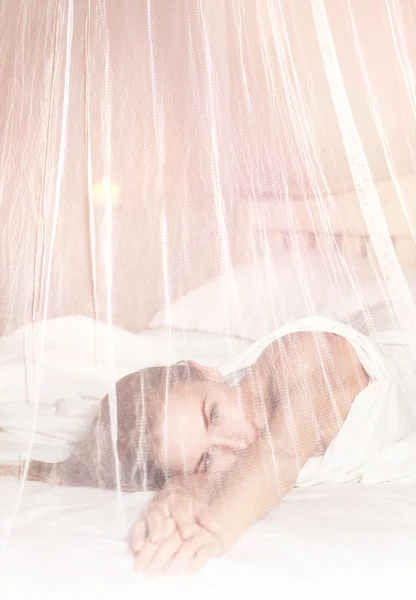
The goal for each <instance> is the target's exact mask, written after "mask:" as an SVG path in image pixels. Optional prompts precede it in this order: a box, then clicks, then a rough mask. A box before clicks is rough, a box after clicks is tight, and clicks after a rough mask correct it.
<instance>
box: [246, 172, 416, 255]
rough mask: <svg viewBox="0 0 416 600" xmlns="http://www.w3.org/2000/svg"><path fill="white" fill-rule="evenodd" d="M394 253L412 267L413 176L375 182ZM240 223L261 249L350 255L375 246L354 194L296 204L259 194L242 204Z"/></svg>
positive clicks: (415, 227)
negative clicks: (321, 250) (314, 251)
mask: <svg viewBox="0 0 416 600" xmlns="http://www.w3.org/2000/svg"><path fill="white" fill-rule="evenodd" d="M377 189H378V194H379V198H380V202H381V207H382V210H383V213H384V217H385V221H386V225H387V228H388V231H389V234H390V239H391V241H392V244H393V247H394V250H395V253H396V256H397V258H398V260H399V262H400V264H401V265H402V266H403V267H409V266H412V267H416V238H415V234H416V174H412V175H408V176H406V177H403V178H401V179H400V180H398V181H397V182H393V181H391V180H389V181H385V182H381V183H379V184H378V185H377ZM240 205H241V206H242V208H241V215H240V217H239V218H240V219H241V222H242V223H245V224H246V226H247V223H248V226H249V230H250V231H251V234H252V235H253V236H254V239H255V241H256V244H258V246H259V247H263V249H264V247H265V245H266V246H267V249H268V251H269V252H272V253H278V252H280V251H284V250H290V248H291V247H294V246H298V247H299V246H300V247H304V248H311V249H312V248H322V249H324V248H325V249H326V250H331V249H332V250H334V251H336V252H337V253H341V254H342V255H344V256H346V257H347V258H348V259H352V260H353V259H356V258H360V257H364V256H369V257H371V254H372V253H373V246H372V242H371V238H370V236H369V233H368V229H367V226H366V224H365V222H364V218H363V215H362V211H361V208H360V204H359V201H358V198H357V195H356V194H355V193H354V192H347V193H344V194H338V195H333V196H331V197H327V198H324V199H320V200H319V201H318V200H316V199H308V200H299V201H296V202H288V201H280V200H278V199H273V200H270V195H269V194H268V199H265V200H262V198H261V197H260V198H257V199H256V200H255V201H251V202H250V203H249V204H248V205H247V204H244V201H242V202H241V204H240Z"/></svg>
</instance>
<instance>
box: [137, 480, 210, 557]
mask: <svg viewBox="0 0 416 600" xmlns="http://www.w3.org/2000/svg"><path fill="white" fill-rule="evenodd" d="M176 529H178V532H179V534H180V537H181V539H183V540H186V539H188V538H190V537H191V536H193V535H194V534H195V533H196V532H198V531H199V530H200V529H205V530H207V531H208V532H211V533H213V534H215V533H217V532H218V525H217V523H216V521H215V519H214V517H213V514H212V510H211V509H210V508H209V506H208V505H207V504H206V503H204V502H202V501H199V500H197V499H196V498H195V496H193V495H192V494H191V493H188V492H186V491H184V490H183V489H182V488H181V487H179V486H175V485H170V486H168V487H166V488H165V489H164V490H162V491H161V492H159V493H158V494H156V496H155V497H154V498H153V500H152V501H151V502H150V504H149V506H148V508H147V511H146V513H145V515H143V517H142V518H141V519H139V520H138V521H137V522H136V523H135V525H134V526H133V530H132V534H131V549H132V552H133V554H137V553H138V552H140V551H141V550H142V548H143V547H144V545H145V543H146V542H147V541H149V542H150V543H152V544H158V543H160V542H162V541H163V540H166V539H167V538H168V537H170V536H171V535H172V534H173V533H174V531H175V530H176Z"/></svg>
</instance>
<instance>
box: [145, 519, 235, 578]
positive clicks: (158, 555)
mask: <svg viewBox="0 0 416 600" xmlns="http://www.w3.org/2000/svg"><path fill="white" fill-rule="evenodd" d="M226 550H227V547H226V545H225V543H224V541H223V540H222V538H221V536H220V534H219V533H215V534H214V533H211V532H209V531H207V530H206V529H204V528H203V527H200V526H196V527H195V528H194V533H193V535H192V536H191V537H190V538H188V539H186V540H184V539H182V537H181V534H180V532H179V530H178V529H176V528H175V529H174V531H173V532H172V533H171V534H170V535H169V536H168V537H167V538H166V539H165V540H163V541H162V542H160V543H156V544H155V543H153V542H152V541H151V540H150V539H149V538H147V539H146V541H145V542H144V544H143V545H142V547H141V549H140V551H139V552H138V553H137V555H136V558H135V561H134V566H135V569H136V571H142V572H145V573H146V575H148V576H150V577H156V576H157V575H159V574H161V573H163V574H164V575H165V576H167V577H173V576H175V575H178V574H179V573H180V572H181V571H183V570H184V569H185V573H186V574H187V575H194V574H196V573H197V572H199V571H200V570H201V569H202V568H203V567H204V566H205V565H206V563H207V562H208V561H209V560H211V559H212V558H217V557H218V556H220V555H221V554H223V553H224V552H226Z"/></svg>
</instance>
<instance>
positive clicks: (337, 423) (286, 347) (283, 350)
mask: <svg viewBox="0 0 416 600" xmlns="http://www.w3.org/2000/svg"><path fill="white" fill-rule="evenodd" d="M274 360H275V361H276V364H277V365H278V371H279V373H280V374H281V377H280V378H279V380H278V388H279V397H280V400H281V404H280V410H279V411H278V412H279V415H278V419H279V420H280V424H279V425H278V427H279V429H280V433H281V434H283V436H284V437H286V438H289V437H290V438H292V439H293V440H296V441H295V445H296V452H300V453H302V454H305V458H307V457H309V456H311V455H312V454H313V453H315V452H316V449H317V448H318V447H320V448H325V447H326V446H327V445H328V444H329V443H330V442H331V441H332V439H333V438H334V437H335V435H336V434H337V433H338V431H339V429H340V428H341V426H342V424H343V423H344V421H345V419H346V417H347V415H348V412H349V410H350V408H351V405H352V403H353V401H354V399H355V398H356V397H357V395H358V394H359V393H360V391H361V390H362V389H364V388H365V387H366V386H367V384H368V375H367V373H366V372H365V371H364V369H363V367H362V365H361V362H360V360H359V357H358V355H357V353H356V351H355V350H354V348H353V347H352V345H351V344H350V343H349V341H348V340H346V339H345V338H343V337H341V336H338V335H336V334H333V333H325V332H322V333H315V332H313V333H310V332H302V333H295V334H291V335H288V336H286V337H284V338H282V339H281V340H279V341H278V346H277V347H275V348H274ZM302 445H303V448H301V447H300V446H302Z"/></svg>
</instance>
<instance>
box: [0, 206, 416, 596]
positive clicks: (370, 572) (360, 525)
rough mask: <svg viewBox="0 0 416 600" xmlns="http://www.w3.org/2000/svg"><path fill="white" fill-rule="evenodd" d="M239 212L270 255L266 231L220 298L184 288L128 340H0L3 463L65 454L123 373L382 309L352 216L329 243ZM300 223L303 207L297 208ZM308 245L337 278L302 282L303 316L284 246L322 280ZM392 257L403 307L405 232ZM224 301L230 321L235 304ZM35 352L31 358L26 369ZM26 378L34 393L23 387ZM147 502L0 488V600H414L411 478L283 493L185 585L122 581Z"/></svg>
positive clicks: (217, 356) (67, 336) (29, 336)
mask: <svg viewBox="0 0 416 600" xmlns="http://www.w3.org/2000/svg"><path fill="white" fill-rule="evenodd" d="M252 206H253V205H252ZM253 211H254V212H253V213H252V214H251V217H250V218H251V219H252V221H251V223H252V232H253V235H256V236H258V239H259V245H260V246H261V247H262V249H263V250H264V248H267V247H268V246H267V244H265V243H264V239H265V237H264V236H265V234H266V237H267V236H268V235H269V234H272V235H273V236H274V239H275V240H280V242H279V243H277V242H276V244H275V247H274V249H273V256H272V257H271V258H272V262H270V256H268V257H267V256H266V258H265V259H264V260H263V262H259V263H256V265H254V266H253V265H247V266H244V267H241V268H240V269H237V270H236V272H235V277H234V279H233V285H232V286H230V287H229V288H227V289H226V291H225V292H224V293H223V294H221V295H220V296H219V295H218V289H223V287H224V285H225V284H226V283H227V282H228V281H229V277H225V279H224V278H222V279H221V277H220V278H217V279H215V280H213V281H210V282H208V283H207V284H205V285H204V286H201V287H199V288H197V289H196V290H193V291H191V292H190V294H188V295H186V296H185V297H184V298H181V299H180V300H179V301H178V302H176V303H175V304H174V305H173V306H171V307H169V310H166V311H161V312H160V313H158V314H157V315H155V316H154V318H153V320H152V321H151V323H150V324H149V328H148V329H147V330H146V331H144V332H142V333H141V334H138V335H134V334H131V333H128V332H126V331H122V330H118V329H116V328H109V327H107V326H106V325H104V324H102V325H97V324H95V323H94V322H93V321H91V320H90V319H86V318H84V317H68V318H63V319H56V320H54V321H51V322H47V323H46V324H41V325H39V326H38V327H36V328H32V327H31V328H28V327H26V328H23V329H21V330H19V331H17V332H15V333H13V334H11V335H9V336H7V337H5V338H2V339H1V340H0V360H1V368H2V372H1V377H2V380H1V381H2V390H1V395H0V414H1V418H2V430H1V431H0V458H1V460H10V459H16V458H17V457H22V456H23V455H24V454H25V452H27V449H28V448H29V447H30V451H31V455H32V456H33V457H35V458H38V459H40V460H42V459H43V460H45V459H47V458H49V459H50V458H51V456H53V457H54V459H55V460H59V459H60V458H64V457H65V456H66V455H67V454H68V451H69V448H70V446H71V443H73V442H74V440H75V439H76V437H77V435H79V432H80V430H81V429H82V428H83V427H85V424H86V423H87V422H88V419H90V418H91V415H92V413H93V411H94V410H95V408H96V406H97V403H98V402H99V400H100V398H101V397H102V396H103V395H104V393H105V391H106V389H108V386H109V383H110V382H111V381H114V380H115V379H118V378H119V377H121V376H123V375H124V374H126V373H128V372H131V371H132V370H135V369H136V368H141V367H143V366H150V365H152V364H164V363H167V362H174V361H176V360H181V359H184V358H193V359H196V360H199V361H201V362H202V363H205V364H208V365H212V366H216V367H218V368H221V365H222V364H224V363H225V362H226V361H227V359H228V358H230V357H232V356H234V355H235V354H237V353H239V352H242V351H243V350H244V349H245V348H247V347H248V345H249V344H250V343H252V342H253V341H255V340H256V339H259V338H260V337H261V336H262V335H264V333H265V332H267V331H270V329H271V328H272V327H274V326H275V325H276V324H278V323H279V322H283V321H285V320H288V319H289V320H290V319H295V318H298V317H299V316H303V314H304V313H305V311H306V312H308V311H309V313H310V312H316V313H322V312H323V313H325V314H326V315H327V316H331V317H333V318H338V319H343V320H345V321H346V322H349V323H352V324H354V323H358V322H360V318H362V315H363V307H365V309H366V310H369V311H370V312H371V311H373V312H377V310H378V308H379V307H380V305H381V304H383V303H385V300H386V296H385V290H384V287H383V286H384V282H383V279H382V278H380V277H375V278H373V279H372V280H371V281H370V282H369V279H368V275H369V273H370V272H371V273H374V272H375V270H374V262H373V259H372V257H371V240H370V239H369V236H368V231H365V232H364V226H363V223H362V222H361V223H360V222H359V221H354V220H350V224H351V223H355V225H354V226H351V227H345V219H341V224H343V225H344V227H343V228H342V227H340V228H339V230H338V231H337V228H336V227H335V228H334V229H335V231H336V235H333V234H330V235H329V234H328V233H327V232H326V231H322V232H319V230H317V229H316V228H314V229H313V232H312V229H311V227H310V225H309V229H308V223H301V221H300V218H299V219H295V222H296V226H295V227H294V228H293V227H292V229H289V228H288V227H287V218H286V217H287V216H285V215H282V213H278V212H276V207H275V205H274V207H273V208H272V207H271V205H270V203H268V202H267V200H265V201H262V202H259V203H258V204H257V205H256V206H255V208H253ZM298 214H299V216H301V215H304V214H305V211H303V212H302V210H301V207H299V211H298ZM292 219H293V215H292ZM265 223H267V226H265V225H264V224H265ZM276 232H277V233H278V235H277V233H276ZM322 245H325V247H326V254H325V255H326V256H329V254H330V253H329V250H328V248H330V249H332V251H333V252H335V253H338V255H340V256H341V255H342V256H345V257H348V260H347V263H348V269H347V271H348V276H346V277H344V276H343V275H342V274H341V273H339V276H338V279H337V286H335V289H334V295H332V296H331V295H330V294H329V292H328V288H327V287H325V286H324V291H325V293H324V294H322V289H323V284H322V279H320V280H319V281H318V280H316V281H315V280H314V278H313V275H311V276H310V279H309V282H308V285H309V288H310V290H311V291H312V292H311V293H312V295H314V298H315V302H314V303H313V306H311V305H310V304H308V305H305V304H302V302H300V301H298V302H294V301H293V299H294V298H297V299H298V300H299V299H300V298H302V297H303V295H302V294H301V293H300V288H299V285H300V284H299V278H298V277H293V273H294V272H296V269H295V266H294V264H295V263H294V262H293V261H294V260H295V259H294V252H293V247H294V246H295V247H296V248H300V247H303V249H304V250H305V251H306V252H307V256H308V261H311V262H310V263H308V264H310V265H312V269H311V270H310V273H313V272H316V271H319V272H320V277H321V276H323V274H324V273H325V270H326V267H325V264H327V263H325V264H324V263H322V253H321V252H319V249H320V248H321V247H322ZM391 247H392V248H393V249H394V250H395V252H397V258H398V262H400V264H401V265H402V266H403V268H404V272H405V273H406V277H407V281H408V283H409V288H408V289H409V290H410V293H411V294H412V296H413V297H415V296H414V290H415V289H416V286H415V277H414V265H415V262H414V253H413V250H414V243H413V238H412V236H411V234H410V233H409V231H405V228H404V227H403V226H400V227H399V225H397V227H396V229H394V231H391ZM406 249H407V251H406ZM351 254H353V255H354V256H352V258H354V261H355V262H354V266H353V261H352V259H351ZM350 259H351V260H350ZM273 261H275V262H273ZM273 265H274V267H273ZM294 269H295V270H294ZM271 273H274V275H273V277H274V279H273V277H271ZM253 277H256V285H255V286H254V285H253ZM328 277H329V278H332V277H333V272H332V273H330V274H328ZM289 281H290V285H286V284H288V282H289ZM283 283H285V285H284V286H283ZM262 285H267V286H269V287H268V290H269V292H268V294H267V295H266V296H265V298H264V302H260V301H259V294H258V290H259V289H261V286H262ZM270 285H271V288H270ZM304 285H305V282H304V281H303V282H302V286H303V287H304ZM221 286H222V287H221ZM235 286H237V288H236V287H235ZM274 286H275V289H276V290H278V289H280V290H281V289H282V288H283V287H284V289H285V294H286V295H285V296H284V298H283V299H282V295H279V297H278V299H276V298H275V297H274V295H273V294H271V292H270V289H274ZM343 286H344V287H343ZM345 286H346V287H345ZM236 289H237V295H238V298H239V303H238V310H236V306H235V305H234V304H233V294H235V293H236V292H235V290H236ZM253 289H255V290H256V293H253ZM319 290H321V295H320V296H319V294H318V291H319ZM383 290H384V291H383ZM271 298H274V299H273V300H271ZM213 299H215V302H214V301H213ZM380 314H381V313H380ZM386 314H387V315H388V314H390V313H389V312H387V313H386V312H385V311H384V312H383V315H384V317H383V318H385V317H386ZM361 324H362V325H363V324H364V321H362V322H361ZM385 325H386V326H387V327H389V326H391V322H389V323H387V324H385ZM74 332H76V335H75V334H74ZM34 356H35V357H36V356H38V357H39V356H41V360H39V359H36V358H35V359H33V362H30V360H29V358H30V357H34ZM28 361H29V362H28ZM39 369H40V371H39ZM39 372H41V374H42V377H41V387H39V385H37V383H36V381H38V380H37V379H36V377H32V375H33V373H39ZM28 373H29V375H28ZM30 373H32V375H30ZM36 398H37V399H39V398H42V403H41V405H40V412H39V414H38V421H37V429H38V432H39V435H38V436H37V439H36V440H35V441H33V439H32V435H31V434H32V431H31V427H32V425H31V423H33V414H32V413H31V412H30V406H31V404H30V401H32V403H33V401H35V400H36ZM28 403H29V409H28V408H27V407H28ZM19 407H20V408H19ZM16 411H17V413H16ZM25 411H26V412H25ZM16 414H17V415H18V417H16ZM51 423H53V424H51ZM56 423H58V426H57V425H56ZM16 432H18V433H19V435H16ZM16 440H17V441H16ZM148 499H149V494H146V493H139V494H125V495H119V494H118V493H116V492H107V491H103V490H93V489H67V488H53V487H50V486H47V485H42V484H37V483H25V484H24V485H21V484H19V483H18V482H16V481H11V480H0V536H1V546H0V548H1V561H0V570H1V573H0V581H1V586H2V597H4V598H5V599H7V600H18V599H19V600H20V599H21V600H24V599H26V598H41V599H42V600H65V599H66V598H68V599H69V598H71V599H72V598H74V597H75V598H78V599H80V600H81V599H84V598H85V599H88V600H93V599H95V598H97V599H98V598H99V599H100V600H102V599H107V598H123V599H125V600H129V599H130V598H131V599H133V598H137V597H145V596H146V595H147V594H158V595H160V594H162V595H165V594H166V595H167V594H170V597H175V598H176V597H181V598H187V597H189V598H195V597H197V598H201V599H202V598H205V597H206V598H208V597H209V598H211V597H212V595H213V594H215V595H216V597H218V598H229V597H230V596H234V597H235V596H236V595H237V594H240V593H241V594H247V593H248V592H250V593H254V594H259V593H260V591H261V590H262V589H264V590H267V591H268V592H269V593H271V594H272V595H273V596H274V595H276V596H279V597H283V598H287V599H291V598H298V597H308V598H315V597H316V598H320V599H321V600H322V599H324V598H328V599H329V598H331V599H333V598H334V597H336V598H337V599H341V598H348V599H350V598H351V597H354V598H356V599H357V600H358V599H360V600H361V599H364V598H365V599H366V600H367V599H368V598H385V599H387V598H401V597H403V598H405V597H414V595H415V593H416V583H415V580H414V573H415V565H416V467H415V472H414V477H407V478H406V479H405V480H404V481H400V482H397V481H388V482H385V483H377V484H374V485H360V484H344V485H338V486H330V485H320V486H315V487H307V488H298V489H296V490H295V491H294V492H293V493H292V494H290V495H289V496H288V497H287V498H285V500H284V501H283V502H282V504H281V505H280V506H279V507H278V508H276V509H275V510H274V511H272V512H271V513H270V514H269V515H268V516H267V517H266V518H265V519H264V520H262V521H261V522H259V523H258V524H257V525H256V526H254V527H253V528H252V529H251V530H250V531H249V532H248V533H247V535H246V536H245V537H244V538H243V539H242V540H241V542H240V543H238V544H237V545H236V546H235V548H234V549H233V551H232V552H231V553H230V554H229V555H227V556H225V557H223V558H221V559H219V560H217V561H215V562H213V563H212V564H211V565H209V567H208V568H207V569H206V570H205V571H204V572H203V573H202V574H201V575H199V576H198V577H195V578H193V579H186V578H181V577H180V578H178V579H175V580H168V579H164V578H161V579H158V580H154V581H152V580H149V579H147V578H146V577H144V576H139V575H137V574H136V573H134V572H133V570H132V561H131V558H130V557H129V555H128V554H127V551H126V550H127V544H126V538H127V535H128V530H129V527H130V525H131V523H132V521H133V520H134V518H135V517H136V516H137V515H138V514H139V512H140V511H141V510H142V509H143V508H144V506H145V505H146V502H147V500H148Z"/></svg>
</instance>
